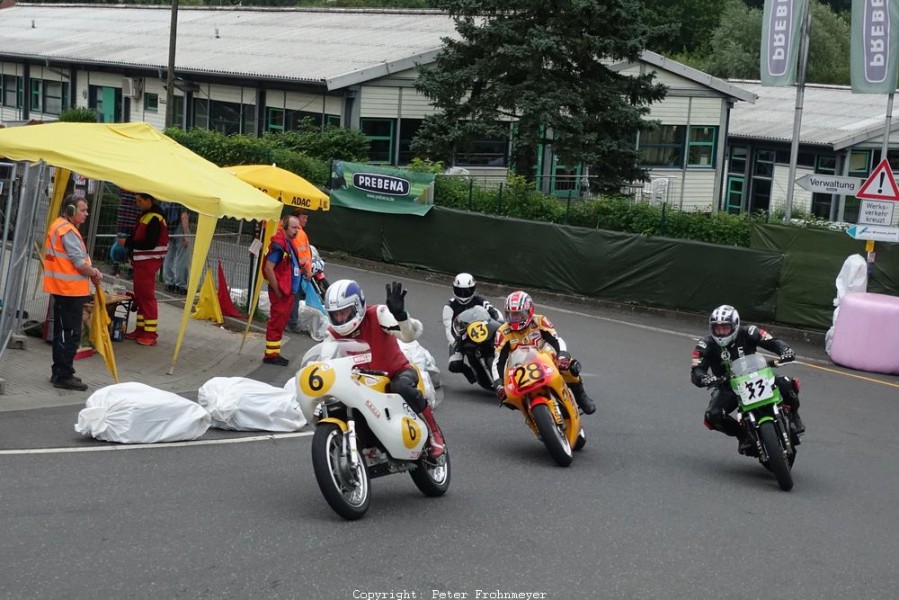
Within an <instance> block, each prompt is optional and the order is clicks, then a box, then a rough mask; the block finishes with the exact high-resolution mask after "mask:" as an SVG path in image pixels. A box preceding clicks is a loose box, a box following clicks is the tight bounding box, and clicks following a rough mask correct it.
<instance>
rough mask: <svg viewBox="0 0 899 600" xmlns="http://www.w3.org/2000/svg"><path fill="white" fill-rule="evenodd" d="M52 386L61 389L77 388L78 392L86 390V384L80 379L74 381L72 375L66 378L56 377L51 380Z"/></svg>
mask: <svg viewBox="0 0 899 600" xmlns="http://www.w3.org/2000/svg"><path fill="white" fill-rule="evenodd" d="M53 387H55V388H60V389H63V390H77V391H79V392H84V391H87V384H86V383H81V381H75V378H74V377H69V378H68V379H57V380H56V381H54V382H53Z"/></svg>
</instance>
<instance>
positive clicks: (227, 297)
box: [218, 261, 243, 319]
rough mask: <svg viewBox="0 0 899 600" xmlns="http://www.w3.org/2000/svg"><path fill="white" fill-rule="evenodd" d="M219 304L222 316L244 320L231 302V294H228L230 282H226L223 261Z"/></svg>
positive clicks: (220, 268)
mask: <svg viewBox="0 0 899 600" xmlns="http://www.w3.org/2000/svg"><path fill="white" fill-rule="evenodd" d="M218 296H219V304H220V305H221V307H222V316H224V317H237V318H238V319H241V318H243V315H242V314H240V312H239V311H238V310H237V308H236V307H235V306H234V302H232V301H231V294H230V292H228V282H227V281H225V270H224V269H223V268H222V261H219V288H218Z"/></svg>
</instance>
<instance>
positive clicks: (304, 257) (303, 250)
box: [293, 229, 312, 266]
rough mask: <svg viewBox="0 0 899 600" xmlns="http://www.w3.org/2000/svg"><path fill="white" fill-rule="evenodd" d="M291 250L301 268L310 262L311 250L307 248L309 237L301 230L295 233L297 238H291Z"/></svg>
mask: <svg viewBox="0 0 899 600" xmlns="http://www.w3.org/2000/svg"><path fill="white" fill-rule="evenodd" d="M293 249H294V252H296V254H297V258H298V259H299V261H300V265H301V266H302V265H304V264H305V263H311V262H312V248H310V247H309V236H307V235H306V232H305V231H303V230H302V229H300V230H299V231H297V237H295V238H293Z"/></svg>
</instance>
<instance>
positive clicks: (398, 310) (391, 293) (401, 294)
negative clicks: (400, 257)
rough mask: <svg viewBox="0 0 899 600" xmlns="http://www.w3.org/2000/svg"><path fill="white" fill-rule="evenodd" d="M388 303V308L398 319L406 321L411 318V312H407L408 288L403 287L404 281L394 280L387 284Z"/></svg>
mask: <svg viewBox="0 0 899 600" xmlns="http://www.w3.org/2000/svg"><path fill="white" fill-rule="evenodd" d="M386 304H387V310H389V311H390V314H392V315H393V317H394V318H395V319H396V320H397V321H405V320H406V319H408V318H409V314H408V313H406V290H404V289H403V284H402V283H400V282H398V281H394V282H393V283H388V284H387V302H386Z"/></svg>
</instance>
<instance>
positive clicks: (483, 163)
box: [455, 136, 509, 167]
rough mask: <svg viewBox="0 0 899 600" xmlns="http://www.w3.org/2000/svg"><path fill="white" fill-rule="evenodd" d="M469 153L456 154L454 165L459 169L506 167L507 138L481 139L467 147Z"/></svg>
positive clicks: (507, 154)
mask: <svg viewBox="0 0 899 600" xmlns="http://www.w3.org/2000/svg"><path fill="white" fill-rule="evenodd" d="M469 148H470V151H468V152H459V153H457V154H456V160H455V164H456V165H457V166H460V167H508V166H509V138H508V137H507V136H501V137H493V138H482V139H479V140H475V141H474V142H472V143H471V145H470V146H469Z"/></svg>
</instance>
